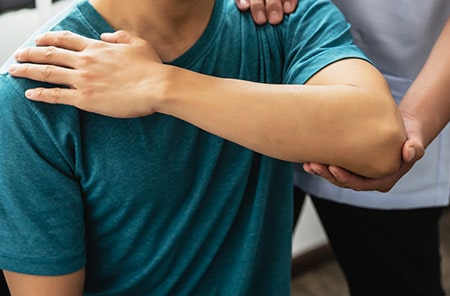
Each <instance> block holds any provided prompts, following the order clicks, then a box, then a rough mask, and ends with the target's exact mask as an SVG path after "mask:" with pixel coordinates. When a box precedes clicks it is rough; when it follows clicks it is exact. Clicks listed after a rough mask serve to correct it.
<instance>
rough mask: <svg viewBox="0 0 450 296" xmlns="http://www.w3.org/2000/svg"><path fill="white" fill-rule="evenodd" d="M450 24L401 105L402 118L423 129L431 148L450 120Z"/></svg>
mask: <svg viewBox="0 0 450 296" xmlns="http://www.w3.org/2000/svg"><path fill="white" fill-rule="evenodd" d="M448 44H450V20H448V21H447V24H446V26H445V27H444V29H443V31H442V33H441V35H440V37H439V39H438V40H437V42H436V43H435V45H434V47H433V50H432V52H431V53H430V56H429V58H428V60H427V62H426V63H425V65H424V67H423V68H422V70H421V72H420V73H419V75H418V76H417V78H416V80H415V81H414V83H413V84H412V85H411V87H410V89H409V90H408V91H407V93H406V94H405V97H404V98H403V100H402V101H401V103H400V105H399V109H400V111H401V112H402V114H403V115H404V116H406V117H408V118H413V119H414V120H415V121H416V122H417V124H418V125H419V130H420V131H421V134H420V135H419V137H420V138H421V139H422V140H423V144H424V146H425V147H426V146H428V145H429V144H430V143H431V142H432V141H433V139H434V138H435V137H436V136H437V135H438V134H439V132H440V131H441V130H442V129H443V128H444V127H445V126H446V125H447V123H448V121H449V120H450V87H449V84H450V51H449V50H448Z"/></svg>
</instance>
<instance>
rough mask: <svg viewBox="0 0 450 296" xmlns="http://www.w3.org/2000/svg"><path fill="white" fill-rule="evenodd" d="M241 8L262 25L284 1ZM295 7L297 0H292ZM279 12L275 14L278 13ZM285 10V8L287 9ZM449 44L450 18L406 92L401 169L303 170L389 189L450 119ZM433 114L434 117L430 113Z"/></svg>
mask: <svg viewBox="0 0 450 296" xmlns="http://www.w3.org/2000/svg"><path fill="white" fill-rule="evenodd" d="M236 3H237V6H238V7H239V8H240V9H241V10H245V9H247V8H248V7H249V8H250V10H251V11H252V16H253V18H254V20H255V22H256V23H258V24H263V23H265V22H267V19H262V18H257V17H256V15H257V14H261V13H260V12H259V11H260V10H264V9H265V11H264V13H262V14H264V15H269V16H270V15H272V13H273V14H274V15H277V12H278V11H279V7H280V6H281V5H282V3H283V2H282V1H279V2H278V3H273V2H270V3H269V2H266V6H265V7H264V5H261V1H255V0H241V1H236ZM291 4H292V6H291V7H293V6H295V5H297V1H295V2H294V1H292V2H291ZM275 12H276V13H275ZM285 13H287V12H286V10H285ZM281 21H282V18H281V19H280V18H279V17H278V18H276V19H275V18H274V19H273V20H272V21H271V20H270V19H269V22H270V23H271V24H278V23H279V22H281ZM449 43H450V20H448V21H447V23H446V25H445V27H444V28H443V30H442V32H441V34H440V37H439V39H438V40H437V41H436V43H435V45H434V47H433V50H432V52H431V53H430V56H429V58H428V60H427V62H426V63H425V65H424V67H423V68H422V70H421V72H420V73H419V75H418V76H417V78H416V80H415V81H414V83H413V84H412V85H411V87H410V88H409V90H408V91H407V92H406V94H405V96H404V98H403V100H402V101H401V103H400V105H399V110H400V112H401V115H402V118H403V122H404V124H405V128H406V132H407V137H408V139H407V141H406V142H405V143H404V145H403V148H402V160H403V161H402V164H401V166H400V167H399V169H398V170H397V171H396V172H394V173H393V174H390V175H388V176H385V177H383V178H367V177H364V176H361V175H357V174H354V173H352V172H350V171H348V170H346V169H344V168H341V167H338V166H334V165H331V166H329V165H326V164H321V163H315V162H307V163H304V165H303V169H304V170H305V171H306V172H308V173H310V174H313V175H319V176H321V177H323V178H325V179H327V180H328V181H329V182H331V183H333V184H334V185H336V186H339V187H343V188H351V189H353V190H357V191H368V190H377V191H380V192H388V191H389V190H391V189H392V187H393V186H394V185H395V184H396V183H397V182H398V181H399V180H400V179H401V178H402V177H403V176H404V175H405V174H406V173H407V172H408V171H409V170H410V169H411V168H412V167H413V166H414V164H415V163H416V161H418V160H420V159H421V158H422V157H423V155H424V153H425V148H426V147H427V146H428V145H429V144H430V143H431V142H432V141H433V139H434V138H435V137H436V136H437V135H438V134H439V133H440V132H441V131H442V130H443V129H444V128H445V127H446V125H447V123H448V122H449V120H450V89H449V88H448V84H449V83H450V81H449V79H448V77H450V70H449V69H450V52H449V51H448V50H447V49H446V47H447V45H448V44H449ZM430 114H433V116H430Z"/></svg>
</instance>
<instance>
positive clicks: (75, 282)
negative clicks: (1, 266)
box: [3, 269, 85, 296]
mask: <svg viewBox="0 0 450 296" xmlns="http://www.w3.org/2000/svg"><path fill="white" fill-rule="evenodd" d="M3 273H4V275H5V279H6V282H7V284H8V287H9V291H10V292H11V295H12V296H62V295H64V296H81V295H83V288H84V274H85V273H84V269H81V270H79V271H77V272H74V273H71V274H67V275H60V276H37V275H29V274H23V273H16V272H11V271H7V270H4V271H3Z"/></svg>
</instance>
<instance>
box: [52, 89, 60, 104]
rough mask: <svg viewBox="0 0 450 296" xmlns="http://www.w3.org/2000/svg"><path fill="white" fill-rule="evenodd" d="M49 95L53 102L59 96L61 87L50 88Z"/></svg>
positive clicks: (57, 99)
mask: <svg viewBox="0 0 450 296" xmlns="http://www.w3.org/2000/svg"><path fill="white" fill-rule="evenodd" d="M50 96H51V98H52V99H53V101H54V102H57V101H59V99H60V98H61V89H60V88H52V90H51V92H50Z"/></svg>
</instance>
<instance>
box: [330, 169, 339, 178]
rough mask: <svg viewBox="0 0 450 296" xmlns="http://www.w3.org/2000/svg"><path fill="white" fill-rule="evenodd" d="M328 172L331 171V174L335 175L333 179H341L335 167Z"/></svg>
mask: <svg viewBox="0 0 450 296" xmlns="http://www.w3.org/2000/svg"><path fill="white" fill-rule="evenodd" d="M328 170H329V171H330V173H331V174H332V175H333V177H335V178H336V179H339V178H338V177H339V174H338V173H337V171H336V170H335V169H334V168H333V167H331V168H329V169H328Z"/></svg>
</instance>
